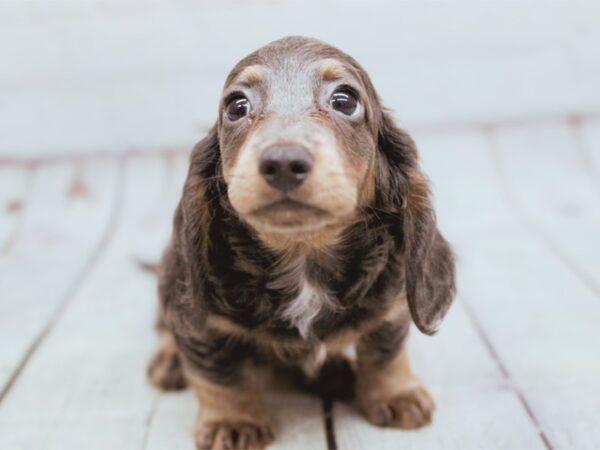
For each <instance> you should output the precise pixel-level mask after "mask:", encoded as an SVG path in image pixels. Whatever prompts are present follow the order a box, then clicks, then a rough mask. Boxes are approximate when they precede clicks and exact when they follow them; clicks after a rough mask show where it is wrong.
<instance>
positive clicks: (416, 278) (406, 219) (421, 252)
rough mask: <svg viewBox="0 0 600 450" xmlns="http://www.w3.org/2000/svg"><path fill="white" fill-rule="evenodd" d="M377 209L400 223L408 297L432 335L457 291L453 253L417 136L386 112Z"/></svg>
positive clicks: (420, 324)
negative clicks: (440, 225)
mask: <svg viewBox="0 0 600 450" xmlns="http://www.w3.org/2000/svg"><path fill="white" fill-rule="evenodd" d="M377 177H378V180H377V190H378V194H377V197H376V198H377V201H378V202H379V208H381V209H383V210H384V211H386V212H387V213H388V214H389V215H393V216H397V217H398V218H399V219H400V220H399V224H400V229H401V230H402V232H401V242H402V257H403V258H402V259H403V260H404V267H405V277H406V297H407V300H408V305H409V307H410V312H411V316H412V319H413V321H414V323H415V324H416V326H417V327H418V328H419V330H421V331H422V332H423V333H425V334H433V333H435V331H436V330H437V327H438V326H439V324H440V322H441V321H442V319H443V318H444V316H445V314H446V312H447V311H448V308H449V307H450V305H451V303H452V300H453V299H454V295H455V292H456V288H455V275H454V256H453V254H452V251H451V249H450V246H449V245H448V243H447V242H446V240H445V239H444V238H443V237H442V235H441V234H440V232H439V230H438V228H437V224H436V220H435V214H434V212H433V207H432V205H431V200H430V194H429V187H428V183H427V180H426V178H425V177H424V176H423V174H422V173H421V171H420V170H419V167H418V157H417V150H416V147H415V144H414V142H413V140H412V139H411V138H410V136H408V135H407V134H406V133H405V132H403V131H402V130H400V129H399V128H398V127H397V126H396V125H395V124H394V122H393V120H392V119H391V118H390V117H389V114H388V113H383V117H382V121H381V125H380V131H379V155H378V170H377Z"/></svg>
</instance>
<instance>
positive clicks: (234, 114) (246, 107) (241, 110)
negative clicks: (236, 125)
mask: <svg viewBox="0 0 600 450" xmlns="http://www.w3.org/2000/svg"><path fill="white" fill-rule="evenodd" d="M249 112H250V101H249V100H248V99H247V98H246V97H234V98H232V99H231V100H229V103H227V118H228V119H229V120H231V121H232V122H235V121H236V120H238V119H241V118H242V117H244V116H247V115H248V113H249Z"/></svg>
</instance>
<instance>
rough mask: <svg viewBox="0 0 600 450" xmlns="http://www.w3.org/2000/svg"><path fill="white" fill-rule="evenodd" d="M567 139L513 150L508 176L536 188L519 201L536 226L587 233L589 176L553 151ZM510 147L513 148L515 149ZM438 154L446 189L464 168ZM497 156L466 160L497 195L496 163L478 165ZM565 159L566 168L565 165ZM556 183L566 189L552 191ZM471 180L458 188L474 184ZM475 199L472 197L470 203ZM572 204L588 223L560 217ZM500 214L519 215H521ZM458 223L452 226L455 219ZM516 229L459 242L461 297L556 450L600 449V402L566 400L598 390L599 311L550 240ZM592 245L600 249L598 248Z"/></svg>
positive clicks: (549, 137)
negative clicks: (448, 177) (582, 228)
mask: <svg viewBox="0 0 600 450" xmlns="http://www.w3.org/2000/svg"><path fill="white" fill-rule="evenodd" d="M515 133H518V132H516V131H515ZM546 133H548V134H546ZM561 133H562V132H561V131H560V129H559V130H551V131H545V132H540V134H539V135H536V136H532V137H530V140H531V141H532V142H533V143H535V144H537V146H535V148H533V149H532V150H531V151H532V152H533V154H537V155H538V156H537V157H533V156H532V155H529V154H526V152H527V151H528V150H527V149H525V148H523V147H521V148H520V151H521V153H520V154H518V151H517V150H516V147H515V150H514V151H513V150H510V151H511V157H510V158H507V160H506V164H507V166H508V167H509V173H510V174H515V173H517V171H521V172H520V173H521V174H522V175H521V176H522V178H520V179H521V180H526V179H529V183H528V184H525V181H522V184H520V185H519V186H518V189H517V190H518V193H517V194H516V196H517V198H518V199H519V200H518V201H521V202H523V201H524V200H523V199H528V203H526V208H528V211H529V208H530V209H531V214H534V215H535V217H534V220H541V221H546V220H548V221H550V220H551V219H549V218H548V217H551V218H552V220H555V221H556V223H564V224H567V223H569V224H572V223H581V224H583V225H586V226H587V225H589V224H591V223H593V221H594V220H595V217H596V211H595V207H594V206H593V205H592V203H591V202H592V201H593V195H591V194H590V190H591V189H592V188H591V186H590V183H589V178H587V175H586V174H585V173H584V171H583V168H581V166H580V171H579V172H577V170H576V168H577V163H576V162H575V161H574V160H573V159H572V158H570V157H569V155H568V154H566V153H562V152H558V150H556V148H554V149H553V147H552V142H553V141H556V142H560V141H561V140H562V139H564V140H567V141H568V139H569V138H568V137H566V138H565V137H564V135H562V136H563V137H561ZM511 144H512V145H515V146H516V142H515V141H511ZM437 147H438V148H437V149H435V148H433V147H432V148H431V157H430V159H429V161H435V160H437V158H436V156H437V157H439V158H440V160H441V161H444V162H445V164H440V166H435V165H430V168H431V169H432V172H434V174H433V175H434V179H439V180H443V179H444V174H449V173H455V172H458V173H460V172H461V171H462V170H463V169H462V167H461V165H460V164H459V163H457V164H455V165H454V166H452V165H451V161H449V160H448V159H446V160H444V157H443V153H444V148H443V146H442V145H439V146H437ZM509 147H511V146H509ZM505 148H506V147H505ZM559 148H562V147H559ZM544 150H546V151H547V154H544V153H543V152H544ZM506 151H509V150H506ZM573 151H574V149H573ZM491 155H492V153H491V151H490V150H489V149H485V147H483V148H480V149H475V148H473V149H471V153H470V156H469V157H468V158H467V161H468V164H469V165H472V166H474V169H476V170H479V171H481V172H482V177H483V178H485V179H487V180H489V181H488V187H493V185H494V184H496V185H497V188H498V190H500V189H502V188H501V187H500V186H503V185H502V184H501V183H498V182H497V180H498V173H497V172H496V171H495V170H492V171H490V169H494V166H493V164H495V163H497V160H494V159H492V160H491V161H489V162H488V163H486V164H479V163H480V162H481V161H483V160H485V158H486V157H490V158H491ZM562 158H564V164H561V162H562ZM525 161H529V162H528V163H526V162H525ZM558 166H561V167H563V170H565V171H566V172H567V173H570V175H571V177H572V179H569V180H566V179H564V178H561V176H562V175H561V174H560V169H559V168H558ZM569 171H570V172H569ZM550 175H553V176H555V177H558V179H559V180H560V181H556V182H555V181H552V182H550V180H549V178H548V177H549V176H550ZM511 176H516V175H511ZM469 180H470V178H468V177H467V178H463V179H461V180H458V179H456V180H455V181H456V182H460V183H469ZM511 182H514V181H512V180H511ZM561 182H562V187H564V188H565V189H564V190H567V191H569V192H572V193H576V194H577V196H576V197H575V198H574V199H573V198H572V197H570V196H567V195H566V194H564V192H561ZM567 182H568V183H567ZM541 186H542V187H541ZM477 189H481V186H480V185H479V184H478V183H473V184H471V185H470V186H465V190H466V191H468V192H474V191H475V190H477ZM491 190H493V189H491ZM564 190H563V191H564ZM447 192H448V193H450V194H451V193H452V191H445V190H443V189H441V190H439V191H438V195H439V197H440V198H439V201H440V202H441V203H442V204H443V203H445V202H446V200H447V199H446V193H447ZM549 193H551V194H555V195H550V194H549ZM505 196H506V197H510V194H507V193H505ZM496 198H497V196H495V195H494V196H490V197H489V198H488V200H489V202H490V203H491V204H492V205H495V203H494V202H495V199H496ZM470 199H471V197H465V201H467V202H468V201H470ZM570 201H575V202H578V203H577V204H578V205H580V207H581V210H582V213H581V214H582V216H581V217H579V218H577V219H574V218H572V217H569V216H567V217H563V216H562V214H561V208H559V207H558V205H561V204H564V202H570ZM536 202H537V203H538V204H537V205H536ZM506 203H508V202H506ZM523 204H525V203H523ZM492 207H493V206H492ZM499 207H501V208H502V210H503V211H504V212H506V213H507V214H509V215H513V216H514V211H510V210H509V211H506V208H505V206H502V205H499ZM472 214H473V215H477V214H479V211H478V210H477V209H475V210H474V211H473V213H472ZM451 217H452V216H449V220H453V218H451ZM511 221H512V222H513V223H512V224H511V223H507V224H506V226H504V227H500V228H498V227H496V228H487V227H482V228H481V229H479V230H475V231H472V232H470V233H469V234H468V235H464V236H463V237H462V238H458V234H457V235H456V236H455V243H456V247H457V250H458V254H459V259H460V264H459V290H460V292H461V295H462V296H464V298H465V299H467V300H468V302H469V304H470V305H471V307H472V308H473V310H474V311H475V314H476V315H477V317H478V318H479V321H480V323H481V325H482V329H483V330H484V332H485V333H487V334H488V336H489V338H490V341H491V342H492V344H493V345H494V346H495V348H496V352H497V354H498V355H499V358H500V360H501V361H502V362H503V363H504V365H505V367H506V368H507V370H508V372H509V373H510V374H511V376H512V377H513V379H514V380H515V383H516V386H517V388H518V389H520V390H521V392H522V393H523V394H524V397H525V398H526V400H527V401H528V402H529V404H530V405H531V408H532V410H533V413H534V414H535V415H536V417H537V418H538V420H539V422H540V423H541V426H542V429H543V431H544V432H545V433H546V434H547V436H548V438H549V440H550V442H551V444H552V445H553V446H554V447H555V448H594V447H598V446H600V432H599V431H598V430H597V427H596V426H595V424H597V422H598V416H597V413H596V414H590V411H594V410H595V411H598V410H600V400H598V397H595V396H589V397H587V398H583V396H577V395H573V396H569V395H568V392H569V391H572V390H577V391H582V392H596V391H597V389H598V386H599V382H598V379H597V376H596V374H597V373H600V359H599V358H598V348H597V342H598V341H599V340H600V329H598V326H597V318H598V317H600V302H599V301H598V297H597V296H596V295H594V293H593V292H592V291H591V290H590V289H589V288H588V287H587V286H586V285H585V284H584V283H583V282H582V281H581V279H580V278H579V277H578V276H576V275H575V274H574V273H573V272H572V271H570V270H569V268H568V267H567V266H566V265H565V264H564V263H563V262H562V261H561V260H560V259H559V258H558V257H557V255H556V253H555V252H554V251H553V250H551V249H550V248H549V247H548V245H547V243H546V240H545V239H543V238H542V237H540V236H539V235H538V234H536V233H535V231H532V230H531V229H530V228H528V227H526V226H525V225H523V224H522V223H519V222H517V218H516V217H514V218H513V219H512V220H511ZM544 223H551V222H544ZM589 242H590V244H591V245H594V244H593V242H594V241H589ZM561 245H562V243H561ZM557 402H559V403H560V405H561V407H560V408H559V407H557ZM592 444H593V445H592Z"/></svg>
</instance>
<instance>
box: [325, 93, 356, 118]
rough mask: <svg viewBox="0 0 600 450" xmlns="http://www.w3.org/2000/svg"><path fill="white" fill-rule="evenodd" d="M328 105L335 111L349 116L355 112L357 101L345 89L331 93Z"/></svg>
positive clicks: (354, 96) (352, 94) (353, 95)
mask: <svg viewBox="0 0 600 450" xmlns="http://www.w3.org/2000/svg"><path fill="white" fill-rule="evenodd" d="M329 104H330V105H331V107H332V108H333V109H335V110H336V111H339V112H341V113H342V114H345V115H347V116H351V115H352V114H354V112H355V111H356V108H358V99H357V98H356V95H355V94H354V92H351V91H350V90H347V89H340V90H339V91H335V92H334V93H333V95H332V96H331V98H330V99H329Z"/></svg>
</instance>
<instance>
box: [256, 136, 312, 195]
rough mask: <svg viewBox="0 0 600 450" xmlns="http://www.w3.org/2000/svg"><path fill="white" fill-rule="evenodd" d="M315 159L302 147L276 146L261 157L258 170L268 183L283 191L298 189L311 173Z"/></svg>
mask: <svg viewBox="0 0 600 450" xmlns="http://www.w3.org/2000/svg"><path fill="white" fill-rule="evenodd" d="M312 165H313V159H312V156H311V154H310V153H308V150H306V149H304V148H302V147H292V146H274V147H269V148H267V149H266V150H265V151H264V152H263V154H262V156H261V157H260V163H259V168H258V170H259V171H260V173H261V175H262V176H263V177H264V178H265V180H266V181H267V183H269V184H270V185H271V186H273V187H274V188H275V189H278V190H280V191H283V192H288V191H291V190H293V189H296V188H297V187H298V186H300V185H301V184H302V182H303V181H304V180H305V179H306V177H307V176H308V174H309V173H310V171H311V169H312Z"/></svg>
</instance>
